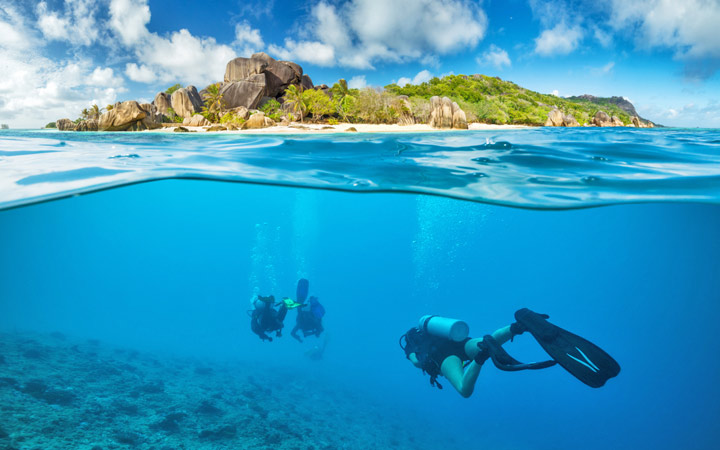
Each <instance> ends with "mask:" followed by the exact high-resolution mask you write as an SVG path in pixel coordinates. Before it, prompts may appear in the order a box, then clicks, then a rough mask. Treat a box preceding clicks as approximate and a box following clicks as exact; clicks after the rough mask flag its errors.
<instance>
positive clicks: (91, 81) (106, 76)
mask: <svg viewBox="0 0 720 450" xmlns="http://www.w3.org/2000/svg"><path fill="white" fill-rule="evenodd" d="M123 83H124V80H123V78H122V77H121V76H116V75H115V71H114V70H113V69H111V68H110V67H105V68H102V67H96V68H95V70H93V71H92V73H91V74H90V75H88V77H87V78H86V79H85V84H87V85H88V86H102V87H119V86H122V85H123Z"/></svg>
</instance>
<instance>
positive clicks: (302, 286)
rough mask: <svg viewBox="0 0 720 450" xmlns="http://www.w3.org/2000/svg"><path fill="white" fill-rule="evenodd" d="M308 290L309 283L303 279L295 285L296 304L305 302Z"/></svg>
mask: <svg viewBox="0 0 720 450" xmlns="http://www.w3.org/2000/svg"><path fill="white" fill-rule="evenodd" d="M309 290H310V282H309V281H308V280H306V279H305V278H300V279H299V280H298V283H297V289H296V290H295V300H296V301H297V302H298V303H305V300H307V296H308V291H309Z"/></svg>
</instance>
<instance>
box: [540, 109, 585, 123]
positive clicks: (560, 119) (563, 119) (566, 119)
mask: <svg viewBox="0 0 720 450" xmlns="http://www.w3.org/2000/svg"><path fill="white" fill-rule="evenodd" d="M545 126H546V127H579V126H580V124H579V123H578V121H577V120H576V119H575V117H574V116H573V115H572V114H563V113H562V111H560V110H559V109H557V108H553V109H552V111H550V112H549V113H548V118H547V120H546V121H545Z"/></svg>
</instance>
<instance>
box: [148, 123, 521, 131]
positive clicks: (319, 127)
mask: <svg viewBox="0 0 720 450" xmlns="http://www.w3.org/2000/svg"><path fill="white" fill-rule="evenodd" d="M178 126H183V127H184V128H187V129H188V130H190V131H196V132H201V133H207V130H206V128H207V127H190V126H186V125H180V124H178ZM349 128H355V129H356V130H357V132H358V133H422V132H443V131H464V130H452V129H438V128H432V127H431V126H430V125H427V124H415V125H402V126H401V125H396V124H395V125H378V124H358V123H341V124H338V125H327V124H312V123H299V122H295V123H292V124H291V125H290V126H274V127H269V128H258V129H252V130H234V131H217V132H211V133H224V134H231V133H232V134H305V133H320V134H329V133H344V132H348V131H347V130H348V129H349ZM526 128H533V127H529V126H526V125H490V124H484V123H471V124H469V129H470V130H514V129H526ZM174 129H175V127H170V126H166V127H165V128H161V129H159V130H148V131H152V132H158V131H160V132H173V130H174Z"/></svg>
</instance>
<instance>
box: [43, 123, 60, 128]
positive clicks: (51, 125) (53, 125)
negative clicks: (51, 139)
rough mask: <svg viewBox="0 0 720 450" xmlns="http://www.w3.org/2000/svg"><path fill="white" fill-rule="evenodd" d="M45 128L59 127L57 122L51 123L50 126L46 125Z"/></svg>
mask: <svg viewBox="0 0 720 450" xmlns="http://www.w3.org/2000/svg"><path fill="white" fill-rule="evenodd" d="M45 128H57V125H56V124H55V122H50V123H49V124H47V125H45Z"/></svg>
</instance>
